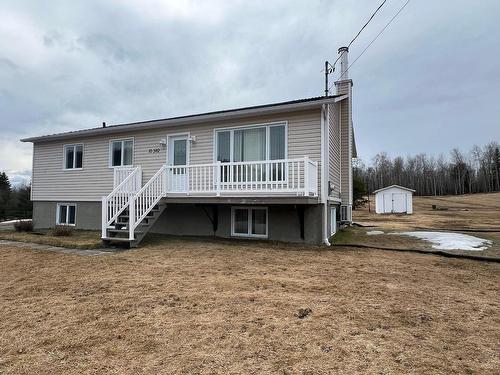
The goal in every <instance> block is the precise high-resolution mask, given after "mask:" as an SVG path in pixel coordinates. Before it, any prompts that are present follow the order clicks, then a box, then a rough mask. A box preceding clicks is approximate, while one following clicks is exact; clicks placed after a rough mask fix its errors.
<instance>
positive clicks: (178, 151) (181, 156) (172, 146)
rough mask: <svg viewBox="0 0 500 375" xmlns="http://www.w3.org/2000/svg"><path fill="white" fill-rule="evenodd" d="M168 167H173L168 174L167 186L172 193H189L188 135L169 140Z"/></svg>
mask: <svg viewBox="0 0 500 375" xmlns="http://www.w3.org/2000/svg"><path fill="white" fill-rule="evenodd" d="M167 147H168V149H167V153H168V156H167V165H169V166H171V168H169V169H168V174H167V178H168V181H167V186H168V191H170V192H178V193H182V192H187V191H188V170H187V168H186V166H187V165H188V164H189V142H188V136H187V135H179V136H174V137H169V138H168V146H167Z"/></svg>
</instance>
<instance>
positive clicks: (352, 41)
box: [347, 0, 387, 48]
mask: <svg viewBox="0 0 500 375" xmlns="http://www.w3.org/2000/svg"><path fill="white" fill-rule="evenodd" d="M386 1H387V0H384V1H383V2H382V4H380V5H379V6H378V8H377V9H376V10H375V12H373V14H372V16H371V17H370V19H369V20H368V21H366V23H365V24H364V25H363V27H362V28H361V30H359V32H358V33H357V34H356V36H355V37H354V38H353V39H352V40H351V43H349V45H348V46H347V48H349V47H350V46H351V44H353V43H354V41H355V40H356V39H357V38H358V36H359V34H361V32H362V31H363V30H364V29H365V27H366V26H368V24H369V23H370V21H371V20H372V19H373V17H375V15H376V14H377V12H378V11H379V10H380V8H382V6H383V5H384V4H385V2H386Z"/></svg>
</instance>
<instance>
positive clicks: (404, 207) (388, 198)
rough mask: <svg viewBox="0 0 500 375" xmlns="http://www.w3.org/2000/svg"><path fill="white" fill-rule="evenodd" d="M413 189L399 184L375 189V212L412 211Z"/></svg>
mask: <svg viewBox="0 0 500 375" xmlns="http://www.w3.org/2000/svg"><path fill="white" fill-rule="evenodd" d="M414 192H415V190H413V189H409V188H406V187H403V186H399V185H391V186H387V187H385V188H382V189H378V190H375V191H374V192H373V194H375V212H376V213H377V214H396V213H397V214H401V213H404V214H411V213H413V193H414Z"/></svg>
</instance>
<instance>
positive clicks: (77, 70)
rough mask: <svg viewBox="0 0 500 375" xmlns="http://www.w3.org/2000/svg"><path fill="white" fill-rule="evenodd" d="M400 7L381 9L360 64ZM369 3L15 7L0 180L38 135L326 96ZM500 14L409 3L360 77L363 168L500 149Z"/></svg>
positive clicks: (21, 162)
mask: <svg viewBox="0 0 500 375" xmlns="http://www.w3.org/2000/svg"><path fill="white" fill-rule="evenodd" d="M402 3H403V1H392V2H387V4H386V5H385V6H384V8H382V10H381V12H380V13H379V14H378V15H377V17H376V18H375V19H374V21H373V22H372V23H371V24H370V25H369V27H368V28H367V29H366V30H365V31H364V32H363V34H361V36H360V38H359V39H358V40H357V41H356V43H355V44H354V45H353V46H352V48H351V53H350V58H351V61H353V60H354V58H355V57H356V56H358V55H359V54H360V53H361V51H362V49H363V48H364V47H365V46H366V45H367V44H368V43H369V42H370V40H371V39H372V38H373V37H374V36H375V35H376V33H377V32H378V31H379V30H380V29H381V28H382V27H383V26H384V24H385V23H386V22H387V20H388V19H389V18H390V17H392V15H393V14H394V13H395V11H396V10H397V9H398V8H399V6H401V5H402ZM376 5H377V4H375V3H374V2H373V1H366V0H365V1H360V2H355V3H354V2H346V1H344V2H341V1H325V0H324V1H311V2H304V1H285V0H281V1H273V2H265V1H256V2H244V1H235V2H225V1H213V2H192V1H188V0H186V1H176V2H163V1H159V0H149V1H141V2H139V1H137V2H135V1H132V0H127V1H112V2H98V1H88V2H81V3H76V2H66V1H51V2H50V3H49V4H48V5H47V4H46V3H42V2H37V1H7V2H2V4H1V5H0V11H1V12H2V14H3V15H4V17H3V18H4V21H3V22H2V23H1V24H0V114H1V116H0V129H1V131H2V134H3V137H2V139H3V140H0V143H1V144H0V146H1V147H2V148H3V149H5V150H7V149H8V150H9V151H10V152H12V151H14V150H16V151H17V155H18V156H17V157H15V160H14V158H13V157H12V155H13V154H12V153H9V154H2V157H1V158H0V169H6V170H8V171H15V170H25V169H29V168H30V167H31V156H30V146H29V145H22V144H19V143H18V142H17V139H19V138H21V137H23V136H28V135H38V134H43V133H54V132H59V131H66V130H74V129H80V128H85V127H92V126H98V125H99V124H100V122H102V121H107V122H108V123H121V122H129V121H136V120H145V119H154V118H161V117H168V116H175V115H181V114H189V113H196V112H201V111H210V110H217V109H224V108H231V107H236V106H245V105H253V104H262V103H267V102H277V101H282V100H288V99H296V98H303V97H310V96H317V95H322V93H323V75H322V73H321V69H322V67H323V63H324V60H325V59H329V60H330V61H332V60H334V59H335V58H336V56H337V55H336V50H337V48H338V47H339V46H341V45H344V44H346V42H348V41H349V40H350V39H351V38H352V36H353V35H354V34H355V33H356V31H357V30H358V29H359V27H360V26H361V25H362V23H363V22H364V21H365V20H366V18H367V17H368V16H369V15H370V14H371V12H372V11H373V9H374V8H375V7H376ZM499 13H500V3H498V2H497V1H493V0H484V1H481V2H479V3H477V4H475V5H474V7H472V6H471V5H470V3H469V2H467V1H465V0H460V1H449V2H422V1H412V2H410V4H409V6H408V7H407V8H406V9H405V11H404V12H403V13H402V14H401V15H400V16H399V17H398V18H397V19H396V21H395V22H394V23H393V24H392V25H391V26H390V27H389V28H388V29H387V30H386V32H385V33H384V34H383V35H382V36H381V37H380V38H379V40H377V41H376V42H375V44H374V45H373V46H372V47H371V48H370V49H369V50H368V51H367V52H366V53H365V54H364V55H363V56H362V57H361V58H360V59H359V60H358V61H357V62H356V63H355V64H354V65H353V66H352V68H351V70H350V75H351V78H352V79H353V80H354V122H355V127H356V136H357V146H358V151H359V154H360V156H361V157H363V158H365V159H369V158H371V157H372V156H373V155H374V154H375V153H377V152H379V151H382V150H385V151H387V152H389V153H390V154H399V153H402V154H407V153H417V152H429V153H433V154H437V153H439V152H447V151H448V150H449V149H451V148H452V147H455V146H458V147H462V148H464V149H467V148H469V147H470V146H472V145H473V144H474V143H479V144H481V143H486V142H488V141H490V140H494V139H496V140H498V139H499V138H500V134H499V133H500V123H499V121H500V120H499V119H500V107H499V106H498V105H497V101H498V99H497V98H498V95H497V94H496V91H497V87H498V86H499V84H500V76H499V75H498V74H497V73H496V71H497V69H498V65H499V59H500V50H499V49H500V47H499V44H498V42H497V40H496V39H495V36H496V35H498V34H499V33H500V25H498V23H497V21H496V19H495V18H496V16H497V15H498V14H499Z"/></svg>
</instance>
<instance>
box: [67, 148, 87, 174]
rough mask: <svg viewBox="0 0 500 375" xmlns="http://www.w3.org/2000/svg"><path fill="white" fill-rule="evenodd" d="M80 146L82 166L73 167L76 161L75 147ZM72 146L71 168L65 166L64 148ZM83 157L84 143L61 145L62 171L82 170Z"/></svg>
mask: <svg viewBox="0 0 500 375" xmlns="http://www.w3.org/2000/svg"><path fill="white" fill-rule="evenodd" d="M77 146H82V166H81V167H80V168H76V167H75V163H76V147H77ZM70 147H72V148H73V168H67V167H66V149H68V148H70ZM84 157H85V145H84V144H83V143H71V144H66V145H63V171H81V170H83V159H84Z"/></svg>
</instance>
